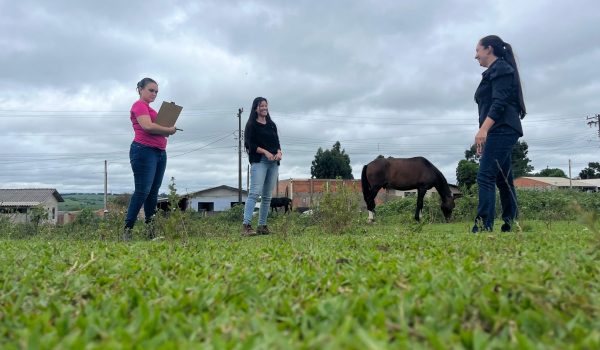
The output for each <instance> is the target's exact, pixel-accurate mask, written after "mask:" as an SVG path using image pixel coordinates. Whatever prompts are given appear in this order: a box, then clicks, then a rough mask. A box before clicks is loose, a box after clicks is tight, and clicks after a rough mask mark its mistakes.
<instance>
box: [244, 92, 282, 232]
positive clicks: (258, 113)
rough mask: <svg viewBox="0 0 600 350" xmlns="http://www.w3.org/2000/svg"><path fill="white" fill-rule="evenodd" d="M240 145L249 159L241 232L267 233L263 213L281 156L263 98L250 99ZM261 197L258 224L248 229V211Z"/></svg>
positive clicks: (266, 211) (266, 207)
mask: <svg viewBox="0 0 600 350" xmlns="http://www.w3.org/2000/svg"><path fill="white" fill-rule="evenodd" d="M244 146H245V147H246V152H248V158H249V160H250V189H249V191H248V200H246V204H245V207H244V221H243V226H242V235H244V236H254V235H257V234H263V235H266V234H269V233H270V232H269V228H268V227H267V215H268V214H269V206H270V204H271V196H272V192H273V188H274V187H275V184H276V183H277V175H278V174H279V161H280V160H281V158H282V156H283V155H282V153H281V146H280V145H279V135H278V134H277V125H275V123H274V122H273V120H272V119H271V116H270V115H269V103H268V102H267V99H266V98H264V97H257V98H255V99H254V101H253V102H252V109H251V110H250V117H248V122H247V123H246V129H245V130H244ZM258 196H261V201H260V210H259V211H258V227H257V230H256V231H254V230H253V229H252V225H251V221H252V212H253V211H254V206H255V205H256V202H257V201H258Z"/></svg>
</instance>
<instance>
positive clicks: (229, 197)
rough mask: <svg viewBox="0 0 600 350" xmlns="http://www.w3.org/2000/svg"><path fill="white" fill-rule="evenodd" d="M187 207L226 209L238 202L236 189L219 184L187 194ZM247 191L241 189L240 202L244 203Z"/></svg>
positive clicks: (193, 208) (199, 210)
mask: <svg viewBox="0 0 600 350" xmlns="http://www.w3.org/2000/svg"><path fill="white" fill-rule="evenodd" d="M187 197H188V208H189V209H191V210H193V211H198V212H218V211H226V210H229V209H231V207H232V206H233V205H235V204H237V202H238V189H237V188H235V187H231V186H227V185H221V186H217V187H212V188H207V189H205V190H202V191H198V192H193V193H189V194H187ZM247 198H248V192H247V191H244V190H242V204H243V203H246V199H247Z"/></svg>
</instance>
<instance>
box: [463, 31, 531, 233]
mask: <svg viewBox="0 0 600 350" xmlns="http://www.w3.org/2000/svg"><path fill="white" fill-rule="evenodd" d="M475 51H476V55H475V59H476V60H478V61H479V64H480V65H481V66H482V67H486V68H487V70H486V71H485V72H483V73H482V78H481V83H480V84H479V87H478V88H477V90H476V92H475V102H477V105H478V109H479V131H478V132H477V134H476V135H475V145H476V147H477V154H478V155H481V159H480V161H479V172H478V173H477V184H478V185H479V204H478V206H477V217H476V219H475V225H474V226H473V230H472V232H473V233H477V232H479V231H482V230H486V231H491V230H492V229H493V227H494V218H495V216H496V207H495V206H496V186H498V190H499V192H500V202H501V204H502V220H503V221H504V224H503V225H502V231H503V232H507V231H510V229H511V223H512V222H513V221H514V220H515V219H516V217H517V197H516V192H515V187H514V185H513V171H512V159H511V154H512V149H513V147H514V145H515V144H516V143H517V140H518V139H519V137H521V136H523V128H522V127H521V119H523V118H524V117H525V114H526V109H525V103H524V101H523V91H522V89H521V80H520V77H519V70H518V68H517V63H516V61H515V56H514V54H513V50H512V47H511V46H510V45H509V44H508V43H505V42H504V41H503V40H502V39H500V37H498V36H496V35H489V36H486V37H484V38H482V39H481V40H479V42H478V43H477V48H476V50H475Z"/></svg>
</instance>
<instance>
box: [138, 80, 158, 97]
mask: <svg viewBox="0 0 600 350" xmlns="http://www.w3.org/2000/svg"><path fill="white" fill-rule="evenodd" d="M150 83H154V84H156V85H158V83H157V82H156V81H155V80H154V79H152V78H144V79H142V80H140V81H138V83H137V92H138V94H139V93H140V92H141V91H142V90H143V89H144V88H145V87H146V85H148V84H150Z"/></svg>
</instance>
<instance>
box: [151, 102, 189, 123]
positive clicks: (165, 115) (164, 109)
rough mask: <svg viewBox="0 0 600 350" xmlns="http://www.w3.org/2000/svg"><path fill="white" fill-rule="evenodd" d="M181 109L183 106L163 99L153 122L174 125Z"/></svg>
mask: <svg viewBox="0 0 600 350" xmlns="http://www.w3.org/2000/svg"><path fill="white" fill-rule="evenodd" d="M182 109H183V107H181V106H178V105H176V104H175V102H166V101H163V103H162V105H161V106H160V109H159V110H158V114H157V115H156V122H155V123H156V124H158V125H162V126H166V127H171V126H174V125H175V122H176V121H177V118H179V114H180V113H181V110H182Z"/></svg>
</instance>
